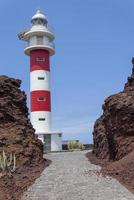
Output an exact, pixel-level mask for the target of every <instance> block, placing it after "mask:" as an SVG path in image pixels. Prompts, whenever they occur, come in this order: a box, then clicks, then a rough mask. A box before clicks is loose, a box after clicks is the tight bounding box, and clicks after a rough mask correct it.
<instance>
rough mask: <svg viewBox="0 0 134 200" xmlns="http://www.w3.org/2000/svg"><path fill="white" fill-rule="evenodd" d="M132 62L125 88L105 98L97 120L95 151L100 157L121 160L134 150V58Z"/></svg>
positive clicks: (94, 137) (95, 126) (94, 133)
mask: <svg viewBox="0 0 134 200" xmlns="http://www.w3.org/2000/svg"><path fill="white" fill-rule="evenodd" d="M132 64H133V70H132V75H131V76H130V77H129V78H128V81H127V83H126V84H125V87H124V90H123V91H122V92H120V93H118V94H115V95H112V96H110V97H108V98H107V99H106V100H105V103H104V105H103V115H102V116H101V117H100V118H99V119H97V121H96V122H95V125H94V132H93V139H94V147H93V153H94V154H95V155H96V156H97V157H98V158H100V159H107V160H119V159H121V158H123V157H124V156H125V155H127V154H128V153H130V152H132V151H133V150H134V59H132Z"/></svg>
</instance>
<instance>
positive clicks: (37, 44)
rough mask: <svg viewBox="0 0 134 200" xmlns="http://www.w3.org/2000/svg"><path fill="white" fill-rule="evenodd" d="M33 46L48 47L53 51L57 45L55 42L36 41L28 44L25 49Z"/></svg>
mask: <svg viewBox="0 0 134 200" xmlns="http://www.w3.org/2000/svg"><path fill="white" fill-rule="evenodd" d="M32 46H44V47H45V46H46V47H50V48H52V49H55V44H54V43H53V42H43V41H36V42H30V41H29V42H27V43H26V45H25V48H28V47H32Z"/></svg>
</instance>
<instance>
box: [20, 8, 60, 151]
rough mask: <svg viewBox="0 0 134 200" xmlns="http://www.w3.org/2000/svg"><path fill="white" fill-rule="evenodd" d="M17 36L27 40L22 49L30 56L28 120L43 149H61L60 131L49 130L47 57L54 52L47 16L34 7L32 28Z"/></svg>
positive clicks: (49, 99)
mask: <svg viewBox="0 0 134 200" xmlns="http://www.w3.org/2000/svg"><path fill="white" fill-rule="evenodd" d="M18 36H19V38H20V39H21V40H25V41H26V47H25V49H24V52H25V54H26V55H28V56H29V57H30V99H31V112H30V117H31V123H32V125H33V127H34V129H35V131H36V132H35V133H36V134H37V135H38V138H39V139H40V140H41V141H42V142H43V144H44V150H45V151H60V150H61V149H62V140H61V139H62V134H61V133H60V132H54V131H52V130H51V89H50V56H52V55H54V54H55V46H54V43H53V41H54V33H53V31H52V30H51V29H50V28H49V26H48V20H47V18H46V16H45V15H44V14H43V13H42V12H41V11H40V10H37V12H36V13H35V15H34V16H33V17H32V19H31V28H30V29H29V30H25V31H22V32H21V33H19V35H18Z"/></svg>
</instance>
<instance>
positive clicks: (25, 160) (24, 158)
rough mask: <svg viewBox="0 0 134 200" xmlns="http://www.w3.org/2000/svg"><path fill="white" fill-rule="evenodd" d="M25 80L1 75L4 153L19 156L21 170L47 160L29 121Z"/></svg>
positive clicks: (1, 142) (0, 116)
mask: <svg viewBox="0 0 134 200" xmlns="http://www.w3.org/2000/svg"><path fill="white" fill-rule="evenodd" d="M20 84H21V81H20V80H16V79H13V78H9V77H7V76H0V152H2V151H3V150H4V151H5V152H6V153H11V152H13V153H15V155H16V160H17V167H19V166H23V165H30V164H33V163H39V162H42V161H43V145H42V143H41V142H40V141H39V140H38V139H37V136H36V135H35V133H34V129H33V127H32V125H31V123H30V121H29V118H28V109H27V106H26V95H25V93H24V92H23V91H21V90H20V89H19V88H20Z"/></svg>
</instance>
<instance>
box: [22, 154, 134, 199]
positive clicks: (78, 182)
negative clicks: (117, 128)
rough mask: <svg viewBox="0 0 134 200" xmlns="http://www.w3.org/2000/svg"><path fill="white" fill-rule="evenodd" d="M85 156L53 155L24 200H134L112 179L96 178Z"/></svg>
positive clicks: (96, 170) (97, 170) (48, 156)
mask: <svg viewBox="0 0 134 200" xmlns="http://www.w3.org/2000/svg"><path fill="white" fill-rule="evenodd" d="M85 153H86V152H84V151H83V152H72V153H71V152H67V153H51V154H48V155H47V156H46V157H47V158H48V159H51V160H52V164H51V165H50V166H49V167H48V168H47V169H45V170H44V172H43V173H42V175H41V177H40V178H38V179H37V180H36V182H35V183H34V184H33V186H31V187H30V188H29V190H28V192H27V193H26V194H25V195H24V197H23V198H22V199H23V200H134V195H133V194H131V193H130V192H129V191H128V190H127V189H126V188H125V187H123V186H122V185H121V184H120V183H119V182H117V181H116V180H115V179H112V178H109V177H107V178H104V177H101V176H98V175H97V172H99V171H100V167H99V166H95V165H92V164H91V163H89V162H88V160H87V158H86V157H85Z"/></svg>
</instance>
